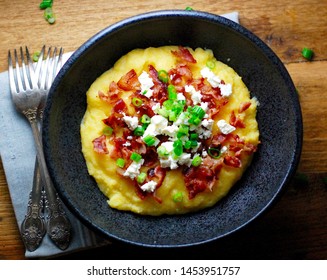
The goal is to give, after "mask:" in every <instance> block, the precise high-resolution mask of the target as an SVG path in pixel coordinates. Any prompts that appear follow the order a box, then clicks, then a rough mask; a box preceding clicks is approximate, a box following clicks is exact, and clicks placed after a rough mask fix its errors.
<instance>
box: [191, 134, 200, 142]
mask: <svg viewBox="0 0 327 280" xmlns="http://www.w3.org/2000/svg"><path fill="white" fill-rule="evenodd" d="M198 137H199V134H197V133H191V134H190V140H198Z"/></svg>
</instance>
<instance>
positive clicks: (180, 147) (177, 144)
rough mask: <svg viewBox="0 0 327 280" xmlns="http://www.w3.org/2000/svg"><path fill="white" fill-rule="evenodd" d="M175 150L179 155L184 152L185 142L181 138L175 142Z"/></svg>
mask: <svg viewBox="0 0 327 280" xmlns="http://www.w3.org/2000/svg"><path fill="white" fill-rule="evenodd" d="M173 152H174V154H175V155H176V156H178V157H179V156H180V155H181V154H182V153H183V142H182V141H181V140H180V139H178V140H176V141H175V142H174V144H173Z"/></svg>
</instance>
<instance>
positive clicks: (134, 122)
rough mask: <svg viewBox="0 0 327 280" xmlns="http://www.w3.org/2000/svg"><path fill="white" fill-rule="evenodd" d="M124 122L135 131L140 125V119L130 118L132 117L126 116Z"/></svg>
mask: <svg viewBox="0 0 327 280" xmlns="http://www.w3.org/2000/svg"><path fill="white" fill-rule="evenodd" d="M123 121H124V122H125V123H126V124H127V126H128V128H129V129H130V130H134V129H135V128H137V126H138V124H139V119H138V117H130V116H126V115H125V114H124V116H123Z"/></svg>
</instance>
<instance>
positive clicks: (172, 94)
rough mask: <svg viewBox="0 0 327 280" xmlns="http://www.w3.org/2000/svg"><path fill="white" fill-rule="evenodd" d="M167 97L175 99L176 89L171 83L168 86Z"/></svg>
mask: <svg viewBox="0 0 327 280" xmlns="http://www.w3.org/2000/svg"><path fill="white" fill-rule="evenodd" d="M168 99H170V100H176V99H177V91H176V88H175V87H174V86H173V85H169V86H168Z"/></svg>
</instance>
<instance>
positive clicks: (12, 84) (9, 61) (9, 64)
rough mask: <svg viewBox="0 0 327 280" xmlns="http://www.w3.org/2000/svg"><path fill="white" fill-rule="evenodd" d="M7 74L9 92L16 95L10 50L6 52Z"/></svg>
mask: <svg viewBox="0 0 327 280" xmlns="http://www.w3.org/2000/svg"><path fill="white" fill-rule="evenodd" d="M8 74H9V85H10V92H12V93H17V87H16V81H15V74H14V66H13V63H12V57H11V53H10V50H9V51H8Z"/></svg>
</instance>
